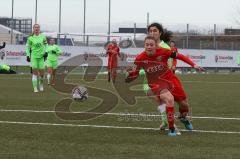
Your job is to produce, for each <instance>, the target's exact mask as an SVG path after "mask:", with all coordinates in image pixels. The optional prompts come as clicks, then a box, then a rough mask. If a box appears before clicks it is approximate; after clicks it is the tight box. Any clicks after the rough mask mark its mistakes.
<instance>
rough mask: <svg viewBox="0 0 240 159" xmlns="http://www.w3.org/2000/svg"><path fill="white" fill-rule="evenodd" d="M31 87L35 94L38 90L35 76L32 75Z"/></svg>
mask: <svg viewBox="0 0 240 159" xmlns="http://www.w3.org/2000/svg"><path fill="white" fill-rule="evenodd" d="M32 85H33V89H34V92H37V91H38V89H37V75H34V74H33V75H32Z"/></svg>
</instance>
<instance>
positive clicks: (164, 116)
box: [143, 85, 168, 130]
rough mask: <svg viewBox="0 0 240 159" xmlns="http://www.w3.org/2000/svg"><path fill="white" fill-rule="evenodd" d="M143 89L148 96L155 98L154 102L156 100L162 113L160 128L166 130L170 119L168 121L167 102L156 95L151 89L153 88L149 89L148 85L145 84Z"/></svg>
mask: <svg viewBox="0 0 240 159" xmlns="http://www.w3.org/2000/svg"><path fill="white" fill-rule="evenodd" d="M143 86H144V87H143V89H144V92H146V93H147V96H148V97H149V98H150V99H151V100H153V101H154V102H156V104H157V110H158V111H159V112H160V114H161V120H162V123H161V125H160V130H165V129H166V128H167V127H168V121H167V113H166V104H165V103H163V101H161V100H160V99H159V96H155V95H154V94H153V92H152V91H151V89H149V87H148V85H143Z"/></svg>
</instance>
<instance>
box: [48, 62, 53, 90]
mask: <svg viewBox="0 0 240 159" xmlns="http://www.w3.org/2000/svg"><path fill="white" fill-rule="evenodd" d="M52 74H53V68H52V67H49V66H48V68H47V82H48V85H50V84H51V81H52Z"/></svg>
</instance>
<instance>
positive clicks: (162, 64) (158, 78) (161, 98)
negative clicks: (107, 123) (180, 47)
mask: <svg viewBox="0 0 240 159" xmlns="http://www.w3.org/2000/svg"><path fill="white" fill-rule="evenodd" d="M157 45H158V43H157V40H156V39H155V38H154V37H152V36H147V37H146V38H145V41H144V48H145V51H143V52H142V53H140V54H139V55H138V56H137V57H136V59H135V62H134V64H135V65H136V69H135V70H134V71H131V72H129V74H128V77H127V78H126V82H131V81H132V80H134V79H136V78H137V76H138V75H139V71H140V69H144V71H145V72H146V76H147V80H148V85H149V87H150V88H151V89H150V91H149V95H153V96H154V99H155V100H156V102H157V103H158V104H160V105H161V104H162V103H164V104H165V105H166V112H167V120H168V124H169V125H168V126H169V133H168V135H169V136H176V131H175V128H174V98H173V95H172V91H174V89H175V88H174V87H175V85H176V84H180V81H179V80H178V78H177V77H176V76H175V75H174V74H173V72H172V71H171V70H170V69H169V67H168V59H169V58H170V57H171V58H176V59H180V60H182V61H184V62H186V63H188V64H189V65H191V66H192V67H194V68H196V69H198V70H202V68H201V67H199V66H198V65H196V64H194V63H193V62H192V61H191V60H190V59H189V58H188V57H186V56H184V55H182V54H179V53H177V52H172V51H171V50H168V49H164V48H158V46H157ZM173 81H174V82H173ZM178 91H179V92H180V91H181V90H178ZM182 91H183V90H182Z"/></svg>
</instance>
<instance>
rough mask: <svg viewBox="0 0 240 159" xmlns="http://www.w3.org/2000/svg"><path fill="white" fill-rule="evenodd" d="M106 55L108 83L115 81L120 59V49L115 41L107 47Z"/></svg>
mask: <svg viewBox="0 0 240 159" xmlns="http://www.w3.org/2000/svg"><path fill="white" fill-rule="evenodd" d="M107 55H108V82H110V81H111V79H112V81H113V83H114V82H115V80H116V76H117V71H116V69H117V67H118V57H120V49H119V47H118V45H117V42H116V41H112V42H110V43H109V44H108V45H107Z"/></svg>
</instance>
